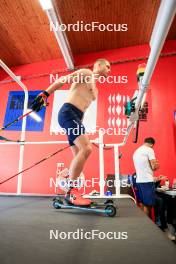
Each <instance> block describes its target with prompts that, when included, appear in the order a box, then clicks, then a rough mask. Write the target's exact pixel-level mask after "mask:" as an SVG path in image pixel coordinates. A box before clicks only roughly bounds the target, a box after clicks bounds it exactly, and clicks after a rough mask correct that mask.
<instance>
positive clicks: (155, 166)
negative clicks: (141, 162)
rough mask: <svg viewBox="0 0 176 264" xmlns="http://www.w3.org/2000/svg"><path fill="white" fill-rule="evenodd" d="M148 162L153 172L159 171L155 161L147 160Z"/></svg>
mask: <svg viewBox="0 0 176 264" xmlns="http://www.w3.org/2000/svg"><path fill="white" fill-rule="evenodd" d="M149 162H150V166H151V168H152V170H153V171H155V170H158V169H159V163H158V161H157V160H156V159H152V160H149Z"/></svg>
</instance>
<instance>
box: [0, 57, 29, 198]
mask: <svg viewBox="0 0 176 264" xmlns="http://www.w3.org/2000/svg"><path fill="white" fill-rule="evenodd" d="M0 65H1V67H2V68H3V69H4V71H6V72H7V74H8V75H10V77H11V78H12V79H13V80H14V81H15V82H16V83H18V85H19V86H20V87H21V88H22V89H23V90H24V108H23V114H25V113H26V112H27V106H28V89H27V87H26V86H25V85H24V84H23V83H22V82H21V81H20V80H19V79H18V78H17V76H16V75H15V74H14V73H13V72H12V71H11V70H10V69H9V68H8V67H7V65H6V64H5V63H4V62H3V61H2V60H0ZM25 131H26V116H25V117H24V118H23V119H22V129H21V137H20V141H24V140H25ZM23 160H24V145H22V144H21V145H20V155H19V165H18V171H19V172H20V171H22V170H23ZM21 186H22V174H19V176H18V184H17V194H20V193H21Z"/></svg>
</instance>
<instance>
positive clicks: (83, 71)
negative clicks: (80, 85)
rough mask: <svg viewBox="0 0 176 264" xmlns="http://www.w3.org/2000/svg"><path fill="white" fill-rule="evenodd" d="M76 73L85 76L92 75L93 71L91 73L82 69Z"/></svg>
mask: <svg viewBox="0 0 176 264" xmlns="http://www.w3.org/2000/svg"><path fill="white" fill-rule="evenodd" d="M78 71H79V72H80V73H82V74H85V75H92V74H93V71H91V70H90V69H86V68H82V69H80V70H78Z"/></svg>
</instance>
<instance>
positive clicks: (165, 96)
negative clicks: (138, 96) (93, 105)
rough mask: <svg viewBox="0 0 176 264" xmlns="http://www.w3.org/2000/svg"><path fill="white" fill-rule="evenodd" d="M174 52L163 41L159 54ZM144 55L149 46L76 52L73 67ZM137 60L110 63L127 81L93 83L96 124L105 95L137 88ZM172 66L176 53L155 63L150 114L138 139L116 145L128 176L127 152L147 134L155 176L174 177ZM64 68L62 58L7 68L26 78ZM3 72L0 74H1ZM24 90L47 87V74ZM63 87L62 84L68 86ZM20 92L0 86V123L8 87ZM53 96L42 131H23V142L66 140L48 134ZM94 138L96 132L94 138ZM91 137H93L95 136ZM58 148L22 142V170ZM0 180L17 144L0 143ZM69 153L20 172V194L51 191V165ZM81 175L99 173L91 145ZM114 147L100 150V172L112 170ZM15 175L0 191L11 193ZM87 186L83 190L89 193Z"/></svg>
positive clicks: (175, 46) (12, 169) (10, 167)
mask: <svg viewBox="0 0 176 264" xmlns="http://www.w3.org/2000/svg"><path fill="white" fill-rule="evenodd" d="M171 51H176V41H170V42H168V43H167V45H165V49H164V50H163V52H171ZM147 54H149V47H148V46H140V47H131V48H125V49H118V50H113V51H105V52H100V53H94V54H87V55H81V56H77V57H76V58H75V61H76V64H77V65H87V64H90V63H93V61H94V60H95V59H97V58H99V57H105V58H107V59H109V60H110V61H116V60H119V59H125V58H128V59H132V58H138V57H141V56H146V55H147ZM138 64H139V62H130V63H123V64H116V65H113V66H112V72H111V74H112V75H127V76H128V83H127V84H98V88H99V98H98V118H97V124H98V125H100V126H104V125H105V124H106V123H107V120H106V114H105V113H106V111H107V109H106V100H107V95H109V94H110V93H118V91H121V92H122V91H124V93H126V92H127V91H128V93H130V94H131V95H132V94H133V92H134V90H135V89H136V87H137V83H136V69H137V66H138ZM175 65H176V57H174V56H173V57H166V58H161V59H160V60H159V61H158V64H157V66H156V69H155V71H154V75H153V77H152V80H151V84H150V88H149V93H148V94H149V97H148V100H149V106H150V107H149V115H148V122H141V125H140V132H139V141H138V143H137V144H133V143H132V142H131V141H132V140H131V137H130V138H129V140H128V143H127V144H126V146H124V147H122V148H121V152H122V154H123V158H122V159H121V160H120V164H121V165H120V170H121V174H128V173H132V172H133V171H134V168H133V162H132V154H133V152H134V150H135V149H136V148H137V147H138V146H139V145H140V144H142V142H143V139H144V138H145V137H148V136H152V137H154V138H155V139H156V146H155V152H156V156H157V159H158V160H159V162H160V169H159V171H157V172H156V175H160V174H163V175H167V176H168V177H169V178H170V179H171V180H172V179H173V178H176V175H175V172H176V162H175V161H176V124H174V116H173V114H174V111H176V91H175V83H176V75H175V70H174V66H175ZM58 69H59V71H61V70H65V69H66V67H65V64H64V62H63V61H62V60H55V61H49V62H41V63H35V64H31V65H24V66H21V67H16V68H13V69H12V70H13V71H14V72H15V74H17V75H21V76H29V75H34V74H43V73H51V72H53V71H56V70H58ZM1 76H2V75H1ZM23 82H24V84H25V85H26V86H27V87H28V89H29V90H40V89H41V90H42V89H46V88H47V87H48V85H49V76H46V77H35V78H31V79H28V80H24V81H23ZM67 87H68V86H66V87H64V89H67ZM16 90H21V88H20V87H19V86H18V84H16V83H10V84H2V85H0V95H1V97H0V98H1V101H0V102H1V103H0V104H1V107H0V108H1V115H0V124H1V126H2V125H3V120H4V115H5V110H6V104H7V99H8V93H9V91H16ZM52 100H53V96H51V97H50V99H49V101H50V105H49V107H48V108H47V111H46V116H45V126H44V131H43V132H26V140H28V141H48V140H65V139H66V138H65V137H64V136H56V135H54V136H53V135H52V136H51V135H50V121H51V111H52ZM19 135H20V133H19V132H16V131H12V132H9V131H3V132H1V136H5V137H9V138H13V139H19ZM95 137H96V136H95ZM95 137H92V138H95ZM120 139H121V138H120V137H118V136H106V137H105V142H106V143H112V142H113V143H116V142H120ZM60 147H62V145H25V155H24V158H25V161H24V168H26V167H28V166H30V165H31V164H33V163H35V162H36V161H39V160H40V159H42V158H43V157H45V156H46V155H47V154H49V153H52V152H54V151H56V150H57V149H59V148H60ZM0 150H1V151H0V181H2V180H4V179H6V178H8V177H10V176H12V175H13V174H15V173H17V171H18V161H19V146H16V145H14V146H12V145H10V146H2V145H0ZM71 157H72V155H71V151H70V149H67V150H66V151H64V152H62V153H59V154H58V155H56V156H54V157H53V158H51V159H49V160H47V161H46V162H43V163H41V164H40V165H38V166H36V167H35V168H33V169H31V170H30V171H28V172H26V173H24V174H23V182H22V192H23V193H36V194H52V193H54V187H53V188H50V187H49V183H50V182H49V179H50V177H54V178H55V175H56V163H57V162H64V163H65V166H66V167H68V166H69V162H70V160H71ZM84 172H85V175H86V177H87V178H91V177H98V173H99V163H98V150H97V149H96V148H94V152H93V154H92V155H91V157H90V158H89V160H88V162H87V164H86V167H85V170H84ZM113 172H114V167H113V151H112V150H107V151H105V175H106V174H107V173H113ZM16 187H17V179H16V178H14V179H12V180H10V181H9V182H7V183H5V184H3V185H0V192H8V193H9V192H12V193H13V192H14V193H15V192H16ZM89 191H90V189H88V190H87V192H89Z"/></svg>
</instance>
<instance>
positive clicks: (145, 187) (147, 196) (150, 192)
mask: <svg viewBox="0 0 176 264" xmlns="http://www.w3.org/2000/svg"><path fill="white" fill-rule="evenodd" d="M136 187H137V192H138V199H139V202H141V203H142V204H143V205H146V206H154V205H155V184H154V182H144V183H136Z"/></svg>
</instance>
